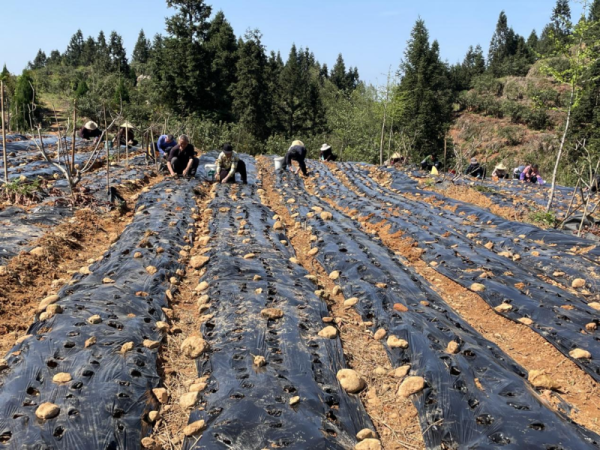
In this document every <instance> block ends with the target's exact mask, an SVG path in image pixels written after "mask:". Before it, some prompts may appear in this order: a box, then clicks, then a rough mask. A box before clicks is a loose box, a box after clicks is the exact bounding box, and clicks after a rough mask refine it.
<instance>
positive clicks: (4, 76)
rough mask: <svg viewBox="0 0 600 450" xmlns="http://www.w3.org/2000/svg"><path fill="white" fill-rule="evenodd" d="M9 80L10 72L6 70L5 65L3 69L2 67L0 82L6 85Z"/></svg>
mask: <svg viewBox="0 0 600 450" xmlns="http://www.w3.org/2000/svg"><path fill="white" fill-rule="evenodd" d="M9 78H10V72H9V71H8V69H7V68H6V64H4V67H2V72H0V80H2V81H4V82H5V83H6V82H7V81H8V79H9Z"/></svg>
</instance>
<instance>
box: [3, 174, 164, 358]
mask: <svg viewBox="0 0 600 450" xmlns="http://www.w3.org/2000/svg"><path fill="white" fill-rule="evenodd" d="M159 181H160V177H159V178H154V179H152V180H151V181H150V184H151V185H153V184H156V183H158V182H159ZM138 195H139V194H138V193H136V192H135V191H129V192H127V193H125V194H124V198H125V200H126V201H127V202H128V204H132V203H134V202H135V199H136V198H137V197H138ZM132 218H133V211H129V212H126V213H125V214H122V212H119V211H112V212H110V213H105V214H102V213H99V212H95V211H93V210H91V209H81V210H78V211H76V213H75V215H74V216H73V217H72V218H70V219H68V220H67V221H66V222H64V223H62V224H60V225H58V226H57V227H55V228H53V229H50V230H48V231H47V232H46V233H45V234H44V236H42V237H41V238H40V239H38V240H37V241H35V242H34V243H32V245H33V249H32V250H31V251H30V252H28V253H26V252H22V253H21V254H20V255H18V256H16V257H14V258H12V259H11V260H10V261H8V263H7V265H6V266H5V269H3V273H2V274H0V323H1V325H0V353H2V354H4V353H5V352H7V351H8V350H10V349H11V348H12V346H13V345H14V344H15V341H16V340H17V339H18V338H19V337H21V336H24V335H25V334H26V330H27V328H28V327H29V325H30V324H31V322H32V319H33V316H34V314H35V308H36V307H37V305H38V303H39V302H40V300H42V299H43V298H45V297H47V296H49V295H52V294H55V293H57V292H58V290H59V289H60V288H61V287H62V286H63V285H65V284H66V283H68V282H69V280H70V278H71V277H72V275H73V274H75V273H77V272H78V271H79V270H80V269H82V268H84V267H87V266H89V265H90V264H91V263H93V262H94V261H96V260H98V259H100V258H102V255H103V254H104V252H105V251H106V250H107V249H108V248H109V246H110V245H111V244H112V243H113V242H114V241H116V240H117V239H118V237H119V235H120V234H121V232H122V231H123V229H124V228H125V227H126V226H127V225H128V224H129V223H130V222H131V220H132Z"/></svg>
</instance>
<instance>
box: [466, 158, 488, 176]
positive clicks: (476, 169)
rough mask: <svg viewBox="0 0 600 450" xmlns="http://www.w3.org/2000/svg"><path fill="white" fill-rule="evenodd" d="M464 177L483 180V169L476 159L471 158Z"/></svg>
mask: <svg viewBox="0 0 600 450" xmlns="http://www.w3.org/2000/svg"><path fill="white" fill-rule="evenodd" d="M465 175H470V176H472V177H476V178H482V179H483V178H485V169H484V168H483V167H482V166H481V165H480V164H479V163H478V162H477V158H475V157H473V158H471V164H469V167H467V170H466V171H465Z"/></svg>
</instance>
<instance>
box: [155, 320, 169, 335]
mask: <svg viewBox="0 0 600 450" xmlns="http://www.w3.org/2000/svg"><path fill="white" fill-rule="evenodd" d="M169 328H171V327H170V326H169V324H168V323H167V322H163V321H162V320H159V321H158V322H156V329H157V330H158V331H161V332H165V333H167V332H168V331H169Z"/></svg>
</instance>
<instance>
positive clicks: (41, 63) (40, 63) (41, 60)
mask: <svg viewBox="0 0 600 450" xmlns="http://www.w3.org/2000/svg"><path fill="white" fill-rule="evenodd" d="M47 62H48V58H47V57H46V54H45V53H44V52H43V51H42V49H39V50H38V52H37V55H36V56H35V59H34V60H33V62H31V63H29V67H30V68H31V69H41V68H43V67H46V63H47Z"/></svg>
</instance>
